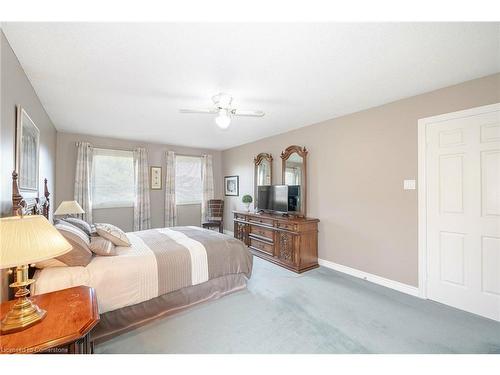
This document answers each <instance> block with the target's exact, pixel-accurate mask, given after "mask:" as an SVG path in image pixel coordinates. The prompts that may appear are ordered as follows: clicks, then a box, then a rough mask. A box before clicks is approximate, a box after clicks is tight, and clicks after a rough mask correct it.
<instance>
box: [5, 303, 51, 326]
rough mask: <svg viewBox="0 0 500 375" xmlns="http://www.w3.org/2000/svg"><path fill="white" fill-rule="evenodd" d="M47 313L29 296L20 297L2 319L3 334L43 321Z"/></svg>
mask: <svg viewBox="0 0 500 375" xmlns="http://www.w3.org/2000/svg"><path fill="white" fill-rule="evenodd" d="M46 315H47V312H46V311H45V310H42V309H40V308H39V307H38V306H37V305H35V304H34V303H33V302H32V301H31V300H30V299H29V298H26V297H23V298H19V299H18V300H17V301H16V302H15V303H14V305H13V306H12V309H11V310H10V311H9V312H8V313H7V315H6V316H5V318H4V319H3V320H2V324H1V325H2V329H1V331H2V335H4V334H8V333H13V332H19V331H22V330H24V329H26V328H28V327H31V326H32V325H34V324H36V323H38V322H40V321H42V319H43V318H45V316H46Z"/></svg>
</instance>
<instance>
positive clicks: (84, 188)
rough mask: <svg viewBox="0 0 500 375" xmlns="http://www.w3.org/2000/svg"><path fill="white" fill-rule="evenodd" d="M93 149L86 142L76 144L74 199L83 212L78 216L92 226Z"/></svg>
mask: <svg viewBox="0 0 500 375" xmlns="http://www.w3.org/2000/svg"><path fill="white" fill-rule="evenodd" d="M93 154H94V148H93V147H92V145H91V144H90V143H88V142H77V143H76V172H75V192H74V198H75V200H76V201H77V202H78V203H79V204H80V206H81V207H82V208H83V210H84V211H85V213H84V214H81V215H79V216H80V217H81V218H82V219H83V220H85V221H86V222H87V223H89V224H92V160H93Z"/></svg>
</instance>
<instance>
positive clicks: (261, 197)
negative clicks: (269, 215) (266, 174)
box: [257, 186, 273, 211]
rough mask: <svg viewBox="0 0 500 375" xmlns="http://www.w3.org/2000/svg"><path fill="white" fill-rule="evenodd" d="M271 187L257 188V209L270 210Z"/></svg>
mask: <svg viewBox="0 0 500 375" xmlns="http://www.w3.org/2000/svg"><path fill="white" fill-rule="evenodd" d="M271 188H272V186H257V209H258V210H264V211H271V210H272V207H273V206H272V200H271V198H272V194H271Z"/></svg>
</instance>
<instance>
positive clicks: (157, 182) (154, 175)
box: [149, 167, 162, 190]
mask: <svg viewBox="0 0 500 375" xmlns="http://www.w3.org/2000/svg"><path fill="white" fill-rule="evenodd" d="M149 169H150V170H149V179H150V181H149V186H150V187H151V190H161V189H162V178H161V167H150V168H149Z"/></svg>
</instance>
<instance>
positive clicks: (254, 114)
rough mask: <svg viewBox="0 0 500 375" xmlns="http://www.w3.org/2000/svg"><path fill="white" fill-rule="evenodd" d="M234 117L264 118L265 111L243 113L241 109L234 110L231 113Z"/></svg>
mask: <svg viewBox="0 0 500 375" xmlns="http://www.w3.org/2000/svg"><path fill="white" fill-rule="evenodd" d="M231 114H232V115H233V116H246V117H262V116H264V115H265V113H264V112H263V111H243V110H241V109H233V110H232V111H231Z"/></svg>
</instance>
